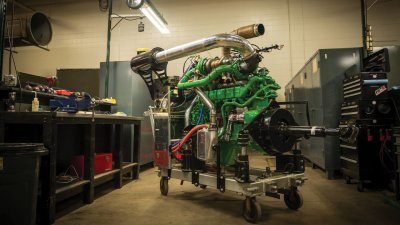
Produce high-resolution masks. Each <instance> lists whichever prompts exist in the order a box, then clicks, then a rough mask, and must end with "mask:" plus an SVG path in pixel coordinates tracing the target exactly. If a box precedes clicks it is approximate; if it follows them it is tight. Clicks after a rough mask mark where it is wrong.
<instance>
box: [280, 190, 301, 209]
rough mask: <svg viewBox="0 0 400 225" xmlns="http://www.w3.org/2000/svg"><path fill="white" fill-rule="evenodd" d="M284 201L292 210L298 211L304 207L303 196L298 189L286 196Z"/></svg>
mask: <svg viewBox="0 0 400 225" xmlns="http://www.w3.org/2000/svg"><path fill="white" fill-rule="evenodd" d="M283 199H284V201H285V204H286V206H287V207H288V208H289V209H291V210H298V209H300V208H301V206H303V196H302V195H301V193H300V192H299V191H298V190H297V189H292V191H290V193H289V194H285V195H284V197H283Z"/></svg>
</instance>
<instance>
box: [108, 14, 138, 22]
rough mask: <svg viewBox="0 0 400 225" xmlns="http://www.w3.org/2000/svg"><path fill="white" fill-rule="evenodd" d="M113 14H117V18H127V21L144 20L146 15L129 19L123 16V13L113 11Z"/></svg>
mask: <svg viewBox="0 0 400 225" xmlns="http://www.w3.org/2000/svg"><path fill="white" fill-rule="evenodd" d="M112 15H115V16H117V18H120V19H123V20H126V21H135V20H142V19H143V18H144V16H141V17H138V18H134V19H128V18H126V17H125V16H121V15H119V14H116V13H113V14H112Z"/></svg>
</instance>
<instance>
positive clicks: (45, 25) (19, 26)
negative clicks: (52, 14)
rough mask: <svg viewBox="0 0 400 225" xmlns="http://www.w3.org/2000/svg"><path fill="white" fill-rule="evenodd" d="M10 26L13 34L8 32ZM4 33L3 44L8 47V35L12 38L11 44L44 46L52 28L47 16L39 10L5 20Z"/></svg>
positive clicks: (48, 41)
mask: <svg viewBox="0 0 400 225" xmlns="http://www.w3.org/2000/svg"><path fill="white" fill-rule="evenodd" d="M11 26H12V27H13V29H12V30H13V34H12V35H11V34H10V31H11ZM4 33H5V34H4V35H5V39H6V40H5V46H6V47H9V45H10V44H9V43H10V41H9V39H10V36H11V37H12V38H13V46H14V47H21V46H31V45H35V46H46V45H48V44H49V43H50V41H51V39H52V37H53V29H52V27H51V23H50V20H49V18H48V17H47V16H46V15H45V14H43V13H40V12H34V13H32V14H29V15H27V16H20V17H16V18H14V20H12V21H11V20H7V24H6V31H5V32H4Z"/></svg>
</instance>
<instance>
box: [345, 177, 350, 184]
mask: <svg viewBox="0 0 400 225" xmlns="http://www.w3.org/2000/svg"><path fill="white" fill-rule="evenodd" d="M345 180H346V184H351V178H350V177H349V176H346V177H345Z"/></svg>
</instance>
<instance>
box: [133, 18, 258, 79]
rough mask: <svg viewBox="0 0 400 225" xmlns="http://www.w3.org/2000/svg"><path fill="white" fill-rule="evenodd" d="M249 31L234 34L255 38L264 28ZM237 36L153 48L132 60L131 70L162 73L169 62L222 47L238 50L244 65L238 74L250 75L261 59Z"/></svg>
mask: <svg viewBox="0 0 400 225" xmlns="http://www.w3.org/2000/svg"><path fill="white" fill-rule="evenodd" d="M251 27H252V30H253V31H254V27H255V26H254V25H251ZM250 30H251V29H250V28H246V29H244V28H240V29H238V30H236V31H237V32H236V33H237V34H239V35H243V36H246V37H250V36H254V37H255V36H256V35H262V34H263V33H264V26H262V25H261V26H260V25H258V26H257V29H256V31H257V32H253V34H251V32H250ZM237 34H217V35H213V36H210V37H206V38H202V39H200V40H197V41H193V42H189V43H187V44H183V45H179V46H176V47H173V48H170V49H167V50H162V49H160V48H155V49H153V50H152V51H150V52H148V53H145V54H141V55H139V56H136V57H134V58H132V60H131V68H132V70H133V71H134V72H136V73H139V74H146V73H147V74H148V73H150V72H151V71H162V70H165V68H166V66H167V63H168V62H169V61H172V60H175V59H179V58H182V57H185V56H190V55H193V54H196V53H200V52H204V51H207V50H210V49H214V48H219V47H222V48H233V49H236V50H238V51H239V52H240V53H241V54H242V56H243V58H244V63H242V65H240V72H242V73H251V72H253V71H254V70H255V69H257V67H258V63H259V62H260V61H261V57H260V55H259V54H258V53H257V52H256V51H255V49H254V48H253V46H252V45H251V44H250V42H249V41H247V40H246V39H245V38H244V37H242V36H239V35H237Z"/></svg>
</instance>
